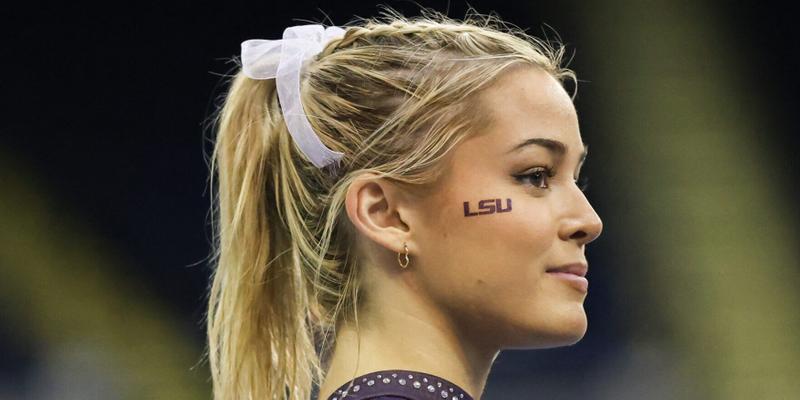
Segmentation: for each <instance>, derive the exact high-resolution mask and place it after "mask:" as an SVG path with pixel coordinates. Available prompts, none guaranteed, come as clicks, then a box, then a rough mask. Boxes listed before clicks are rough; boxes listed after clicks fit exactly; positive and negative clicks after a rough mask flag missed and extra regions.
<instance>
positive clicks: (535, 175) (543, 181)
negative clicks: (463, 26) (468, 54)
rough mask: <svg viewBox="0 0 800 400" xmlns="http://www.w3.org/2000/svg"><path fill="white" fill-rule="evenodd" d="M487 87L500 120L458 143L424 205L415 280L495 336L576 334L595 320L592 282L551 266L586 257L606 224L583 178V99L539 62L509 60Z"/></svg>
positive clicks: (488, 340) (552, 340) (486, 335)
mask: <svg viewBox="0 0 800 400" xmlns="http://www.w3.org/2000/svg"><path fill="white" fill-rule="evenodd" d="M481 99H482V106H481V108H480V109H485V110H486V112H489V113H490V115H492V117H491V119H492V121H491V122H489V124H488V126H487V127H485V131H484V132H481V133H480V134H479V135H476V136H474V137H471V138H469V139H468V140H466V141H464V142H462V143H461V144H460V145H459V147H458V148H457V149H455V151H454V153H453V154H452V159H451V162H452V163H451V164H450V166H449V168H450V170H449V171H448V173H447V174H446V176H445V177H443V179H442V181H441V182H440V184H439V185H438V186H437V188H436V189H435V191H434V192H433V194H431V195H430V198H426V200H425V201H424V203H423V204H424V207H420V209H419V210H417V212H420V213H421V215H419V221H426V222H425V223H422V224H417V225H416V226H414V227H412V237H413V240H414V245H415V247H416V248H417V251H416V253H417V254H416V259H415V260H413V262H414V263H416V273H415V274H414V275H415V280H416V284H417V285H419V286H420V287H421V288H422V290H423V291H424V293H426V294H427V295H428V296H430V298H431V300H432V301H433V302H434V303H435V304H437V306H438V307H440V308H442V309H443V311H444V313H445V315H448V316H449V317H448V318H451V319H452V323H453V324H455V325H456V326H457V328H458V329H459V333H460V334H462V335H467V336H474V337H473V339H474V340H478V341H482V342H485V344H486V345H487V346H492V347H499V348H546V347H555V346H562V345H569V344H574V343H576V342H577V341H579V340H580V339H581V338H582V337H583V335H584V334H585V332H586V329H587V319H586V314H585V311H584V308H583V302H584V300H585V298H586V296H587V293H586V292H584V291H583V290H581V289H579V287H578V286H576V285H575V284H574V283H573V282H570V281H569V280H567V279H564V278H563V277H561V276H560V275H556V274H551V273H547V272H546V270H547V269H548V268H551V267H556V266H561V265H563V264H568V263H584V264H585V263H586V255H585V251H586V244H587V243H589V242H591V241H592V240H594V239H596V238H597V237H598V236H599V235H600V232H601V230H602V222H601V220H600V217H599V216H598V215H597V213H596V212H595V210H594V209H593V208H592V206H591V205H590V204H589V202H588V200H587V198H586V196H585V195H584V192H583V191H582V190H581V189H580V187H579V185H578V184H577V183H576V180H577V178H578V177H579V173H580V167H581V158H582V155H583V153H584V143H583V141H582V140H581V135H580V130H579V127H578V118H577V114H576V111H575V108H574V106H573V104H572V101H571V99H570V97H569V95H568V94H567V92H566V91H565V90H564V89H563V88H562V87H561V85H560V84H559V83H558V81H557V80H556V79H555V78H553V77H552V76H550V75H549V74H548V73H546V72H544V71H541V70H539V69H538V68H530V67H523V68H517V69H514V70H511V71H508V72H507V73H505V74H504V75H503V76H501V77H500V79H499V80H498V81H497V82H495V84H493V85H492V87H490V88H489V89H488V90H487V91H485V92H484V93H483V94H482V98H481ZM529 139H536V140H534V141H532V142H531V143H530V144H528V145H525V146H522V147H517V146H518V145H520V144H521V143H523V142H525V141H526V140H529ZM545 140H546V141H545ZM547 141H549V142H547ZM556 142H560V143H561V144H563V150H564V151H563V154H561V153H560V152H559V151H558V150H557V149H558V148H559V146H558V144H557V143H556ZM548 171H550V173H551V174H552V176H549V175H548ZM413 258H414V257H412V259H413ZM590 270H591V266H590ZM587 276H588V275H587Z"/></svg>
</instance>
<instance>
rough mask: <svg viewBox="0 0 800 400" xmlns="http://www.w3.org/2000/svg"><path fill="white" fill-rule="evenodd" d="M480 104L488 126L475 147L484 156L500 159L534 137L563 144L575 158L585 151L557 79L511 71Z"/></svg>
mask: <svg viewBox="0 0 800 400" xmlns="http://www.w3.org/2000/svg"><path fill="white" fill-rule="evenodd" d="M479 101H480V107H479V109H480V112H486V113H488V114H489V123H488V124H487V126H486V130H485V132H482V134H481V135H480V137H476V139H477V140H476V141H475V143H474V145H476V146H480V147H481V148H483V149H484V152H487V151H489V150H490V151H491V153H492V154H493V155H494V156H498V157H499V156H502V155H503V154H504V153H505V152H506V151H507V150H508V149H510V148H512V147H513V146H514V145H516V144H518V143H521V142H522V141H524V140H526V139H529V138H532V137H542V138H549V139H555V140H558V141H561V142H564V143H565V144H566V145H567V146H568V148H569V152H570V153H572V154H573V155H574V154H575V153H580V152H581V151H583V142H582V141H581V137H580V130H579V127H578V116H577V113H576V111H575V106H574V105H573V104H572V100H571V99H570V97H569V95H568V94H567V92H566V90H564V88H563V87H562V86H561V84H560V83H559V82H558V81H557V80H556V78H554V77H553V76H552V75H550V74H549V73H547V72H546V71H544V70H542V69H540V68H537V67H529V66H521V67H518V68H515V69H513V70H511V71H508V72H507V73H505V74H503V75H501V76H500V77H499V79H498V80H497V81H496V82H495V83H494V84H492V86H490V87H489V88H487V89H486V90H485V91H483V92H482V93H481V96H480V99H479ZM465 144H466V143H465Z"/></svg>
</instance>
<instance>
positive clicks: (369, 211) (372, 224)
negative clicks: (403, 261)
mask: <svg viewBox="0 0 800 400" xmlns="http://www.w3.org/2000/svg"><path fill="white" fill-rule="evenodd" d="M405 199H406V198H405V196H404V195H403V192H402V191H401V190H400V189H399V188H398V187H397V186H396V185H394V184H392V183H391V182H389V181H388V180H386V179H382V178H378V177H377V175H376V174H374V173H372V172H367V173H364V174H362V175H359V176H358V177H357V178H356V179H355V180H354V181H353V182H352V183H350V186H349V187H348V189H347V195H346V197H345V207H346V209H347V216H348V217H349V218H350V221H351V222H352V224H353V226H354V227H355V229H357V230H358V231H359V232H360V233H361V234H362V235H364V236H366V237H367V238H369V239H370V240H372V241H373V242H375V243H377V244H379V245H380V246H382V247H384V248H386V249H388V250H390V251H392V252H395V253H398V252H402V251H403V250H404V249H403V242H406V244H407V246H408V249H409V251H411V247H412V244H411V241H410V240H409V230H410V229H409V226H408V225H407V224H406V222H407V221H406V220H404V218H403V217H404V215H405V216H408V215H409V214H410V213H406V212H405V211H406V210H407V209H406V208H405V206H406V204H407V203H406V202H405Z"/></svg>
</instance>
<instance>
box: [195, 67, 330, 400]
mask: <svg viewBox="0 0 800 400" xmlns="http://www.w3.org/2000/svg"><path fill="white" fill-rule="evenodd" d="M274 92H275V82H274V80H251V79H249V78H247V77H245V76H244V75H242V74H241V73H240V74H238V75H237V76H236V77H235V78H234V80H233V82H232V85H231V88H230V91H229V92H228V94H227V98H226V101H225V104H224V106H223V107H222V109H221V112H220V113H219V115H218V116H217V117H218V129H217V138H216V143H215V147H214V153H213V155H212V158H211V170H212V188H213V187H214V185H213V172H215V171H216V172H217V175H218V177H219V181H218V183H217V186H218V188H219V190H218V195H217V198H216V204H218V209H215V210H214V211H215V213H216V214H217V215H215V216H214V220H215V221H219V225H218V227H217V229H215V230H214V231H215V232H214V233H215V235H214V239H215V253H214V263H215V269H214V271H213V276H212V283H211V288H210V293H209V300H208V314H207V330H208V357H209V362H210V366H211V375H212V379H213V381H214V399H215V400H234V399H248V400H250V399H285V398H289V397H288V394H287V391H288V393H291V396H292V397H291V398H293V399H303V400H307V399H308V398H309V396H310V393H308V391H309V390H310V387H311V377H310V375H309V374H308V372H309V371H311V370H317V371H318V370H319V369H318V368H317V366H318V364H317V356H316V353H315V349H314V346H313V340H311V337H310V336H309V334H308V333H307V332H308V330H307V329H306V321H305V315H306V312H305V310H306V307H307V298H306V296H305V295H304V294H305V293H306V290H305V289H304V287H303V282H302V279H300V278H299V273H298V272H296V271H295V270H294V269H295V268H299V267H298V266H297V263H296V262H295V261H296V260H294V259H293V258H294V257H292V256H291V255H292V252H291V251H290V250H291V247H290V246H291V243H290V240H287V237H288V236H287V233H286V231H285V228H284V227H283V226H282V225H281V223H280V221H279V220H278V218H277V216H276V215H275V212H272V211H270V210H268V208H273V209H274V208H275V190H274V185H273V182H271V181H270V175H271V172H274V171H273V170H274V168H275V167H276V165H277V163H274V162H271V159H272V158H273V153H274V152H275V151H276V150H277V149H274V147H277V143H278V141H277V140H276V138H275V136H276V135H277V132H276V129H275V126H276V124H275V123H274V121H276V120H277V121H278V122H281V121H280V119H279V118H275V113H276V112H278V109H277V104H270V103H268V102H267V101H266V100H267V99H272V98H275V94H274ZM212 190H213V189H212ZM212 197H213V196H212ZM309 366H311V367H312V368H309ZM290 389H291V390H290ZM278 394H280V395H278Z"/></svg>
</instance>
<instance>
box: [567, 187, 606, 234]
mask: <svg viewBox="0 0 800 400" xmlns="http://www.w3.org/2000/svg"><path fill="white" fill-rule="evenodd" d="M576 190H578V192H579V193H580V194H579V195H578V196H576V197H574V201H573V202H572V206H571V210H570V212H569V213H568V215H567V216H566V217H565V218H564V220H563V221H564V222H563V223H562V225H561V230H560V231H559V236H560V237H561V239H562V240H573V241H575V242H576V243H578V245H579V246H581V247H582V246H584V245H585V244H587V243H589V242H591V241H593V240H595V239H597V237H598V236H600V233H601V232H602V231H603V220H601V219H600V216H599V215H597V212H596V211H595V210H594V207H592V205H591V204H589V200H588V199H587V198H586V195H585V193H584V192H583V191H580V190H579V189H577V188H576Z"/></svg>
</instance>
